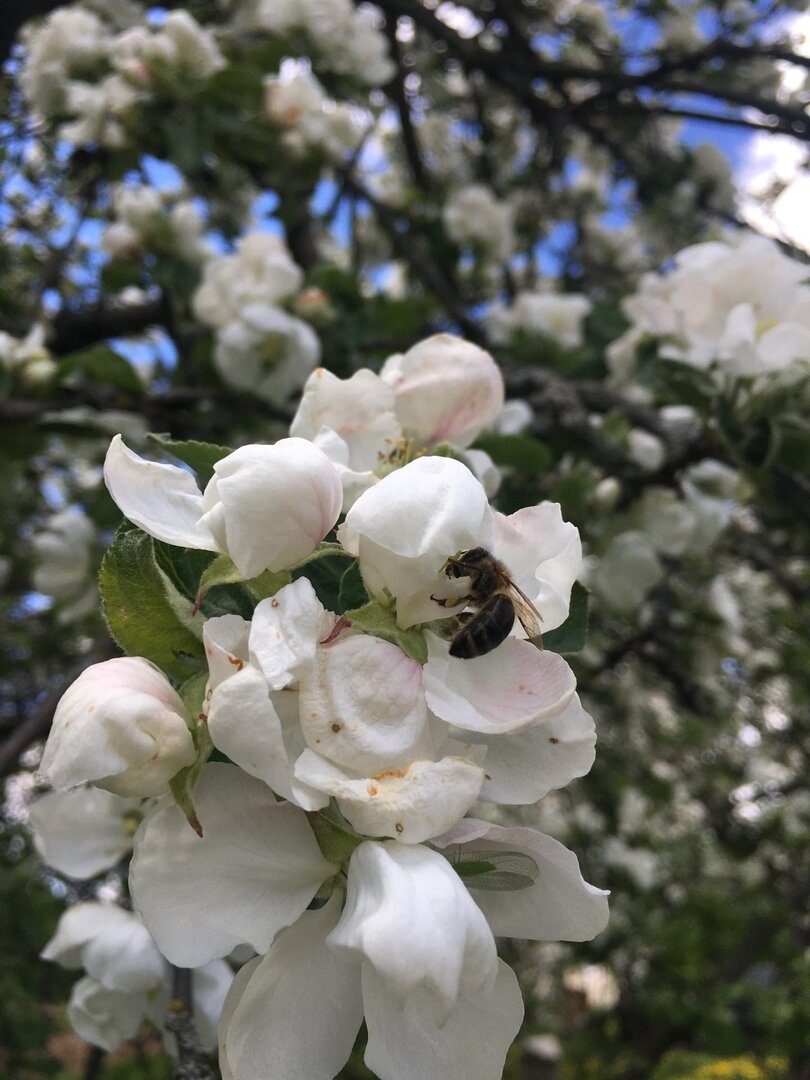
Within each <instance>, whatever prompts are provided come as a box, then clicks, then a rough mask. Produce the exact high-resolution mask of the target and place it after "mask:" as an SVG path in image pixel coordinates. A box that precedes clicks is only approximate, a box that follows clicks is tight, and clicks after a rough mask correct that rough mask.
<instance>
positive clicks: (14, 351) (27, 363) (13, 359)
mask: <svg viewBox="0 0 810 1080" xmlns="http://www.w3.org/2000/svg"><path fill="white" fill-rule="evenodd" d="M46 336H47V327H46V326H45V324H44V323H37V324H36V325H35V326H32V327H31V329H30V330H29V332H28V333H27V334H26V336H25V337H24V338H16V337H13V336H12V335H11V334H8V333H6V332H5V330H0V369H1V370H3V371H4V372H5V373H6V374H7V375H8V376H9V377H10V378H11V379H12V380H14V381H15V382H18V383H20V384H21V385H22V386H27V387H37V386H42V385H45V384H47V383H50V382H51V381H52V380H53V377H54V375H55V374H56V361H55V360H54V358H53V356H52V355H51V351H50V349H49V348H48V346H47V345H46V344H45V338H46Z"/></svg>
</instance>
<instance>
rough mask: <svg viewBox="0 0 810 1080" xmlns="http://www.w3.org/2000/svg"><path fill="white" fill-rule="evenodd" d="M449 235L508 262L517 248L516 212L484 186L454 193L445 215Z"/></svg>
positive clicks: (465, 244) (479, 185)
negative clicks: (515, 231)
mask: <svg viewBox="0 0 810 1080" xmlns="http://www.w3.org/2000/svg"><path fill="white" fill-rule="evenodd" d="M443 220H444V227H445V229H446V230H447V235H448V236H449V237H450V238H451V239H452V240H455V241H456V243H457V244H460V245H461V246H462V247H476V248H480V249H481V250H482V251H484V252H485V253H487V254H488V255H489V256H490V257H491V258H493V259H498V260H503V259H507V258H508V257H509V256H510V255H511V254H512V251H513V249H514V245H515V237H514V233H513V224H512V209H511V207H510V206H509V204H508V203H504V202H499V201H498V199H497V198H496V197H495V195H494V194H493V192H492V191H491V190H490V189H489V188H488V187H485V186H484V185H483V184H469V185H468V186H467V187H463V188H460V189H459V190H458V191H456V192H454V193H453V194H452V195H451V196H450V198H449V199H448V200H447V202H446V203H445V206H444V213H443Z"/></svg>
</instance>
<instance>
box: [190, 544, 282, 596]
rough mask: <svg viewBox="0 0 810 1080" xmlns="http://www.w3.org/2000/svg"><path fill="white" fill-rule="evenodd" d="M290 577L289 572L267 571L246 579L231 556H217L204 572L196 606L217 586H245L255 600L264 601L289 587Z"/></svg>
mask: <svg viewBox="0 0 810 1080" xmlns="http://www.w3.org/2000/svg"><path fill="white" fill-rule="evenodd" d="M289 583H290V575H289V572H288V571H287V570H279V571H276V572H274V571H272V570H265V571H264V572H263V573H261V574H258V575H257V576H256V577H254V578H249V579H247V580H246V579H245V578H243V577H242V575H241V573H240V572H239V571H238V570H237V569H236V567H235V566H234V564H233V560H232V559H231V557H230V556H229V555H217V557H216V558H215V559H214V561H213V562H212V563H210V564H209V566H207V567H206V568H205V570H204V571H203V573H202V575H201V577H200V584H199V588H198V590H197V597H196V600H195V604H196V606H197V607H199V605H200V603H201V602H202V599H203V597H204V596H205V594H206V593H207V592H208V590H209V589H213V588H214V586H216V585H237V584H239V585H244V586H245V588H247V589H248V591H249V592H250V594H251V596H252V597H253V599H254V600H256V601H259V600H264V599H265V598H266V597H268V596H275V594H276V593H277V592H278V590H279V589H281V588H283V587H284V586H285V585H289Z"/></svg>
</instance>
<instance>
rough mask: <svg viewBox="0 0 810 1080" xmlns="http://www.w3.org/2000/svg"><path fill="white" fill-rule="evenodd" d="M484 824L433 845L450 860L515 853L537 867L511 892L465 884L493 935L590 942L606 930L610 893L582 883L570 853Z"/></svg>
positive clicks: (546, 840)
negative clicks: (523, 884)
mask: <svg viewBox="0 0 810 1080" xmlns="http://www.w3.org/2000/svg"><path fill="white" fill-rule="evenodd" d="M484 824H485V823H477V826H478V827H476V823H474V822H466V823H465V825H466V827H467V828H466V837H465V836H464V832H459V831H458V830H454V831H453V832H450V833H447V834H445V835H444V836H442V837H438V838H436V839H434V840H433V844H434V846H436V847H440V848H441V849H442V850H444V851H445V852H446V853H447V854H448V856H449V857H451V858H460V859H462V860H463V859H465V858H469V859H475V860H476V861H480V860H481V859H482V858H486V856H487V855H488V854H497V853H499V852H515V851H518V852H522V853H523V854H525V855H528V856H529V858H530V859H532V860H533V861H534V863H535V864H536V865H537V869H538V874H537V877H536V879H535V881H534V882H533V884H532V885H531V886H530V887H527V888H523V889H517V890H514V891H511V892H497V891H494V890H493V891H490V890H487V889H485V888H480V889H476V888H474V881H475V879H474V878H471V879H470V880H469V881H468V886H469V887H470V891H471V893H472V895H473V897H474V898H475V901H476V903H477V904H478V906H479V907H480V908H481V910H482V911H483V912H484V914H485V915H486V917H487V919H488V920H489V924H490V926H491V927H492V932H493V934H496V935H497V936H503V937H515V938H526V939H528V940H529V941H590V940H591V938H594V937H596V935H597V934H600V933H601V932H602V931H603V930H604V929H605V927H606V926H607V922H608V903H607V897H608V893H607V892H606V891H605V890H604V889H597V888H596V887H595V886H594V885H589V884H588V882H587V881H585V880H584V879H583V877H582V873H581V871H580V869H579V861H578V860H577V857H576V855H575V854H574V853H573V851H569V850H568V848H566V847H564V846H563V845H562V844H561V843H559V841H557V840H554V839H553V838H552V837H550V836H546V835H545V834H544V833H539V832H535V831H534V830H533V829H504V828H501V827H500V826H499V825H489V826H487V827H486V828H483V825H484ZM476 834H477V835H476ZM465 841H466V842H465ZM456 845H459V846H456Z"/></svg>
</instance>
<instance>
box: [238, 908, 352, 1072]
mask: <svg viewBox="0 0 810 1080" xmlns="http://www.w3.org/2000/svg"><path fill="white" fill-rule="evenodd" d="M339 915H340V899H339V896H337V895H334V896H333V898H332V899H331V900H330V901H329V903H328V904H327V905H326V906H325V907H324V908H322V909H321V910H320V911H306V912H304V914H303V915H302V916H301V918H300V919H299V920H298V922H297V923H295V925H294V926H291V927H289V928H288V929H287V930H283V931H282V932H281V933H280V934H279V935H278V937H277V938H276V940H275V941H274V942H273V945H272V947H271V949H270V952H269V953H268V954H267V956H265V957H263V958H258V957H257V958H256V960H253V961H251V962H250V964H248V965H247V966H246V968H243V969H242V970H241V971H240V972H239V974H238V975H237V976H236V979H235V980H234V983H233V987H232V989H231V992H230V994H229V995H228V998H227V999H226V1002H225V1008H224V1010H223V1015H222V1020H221V1022H220V1062H221V1066H222V1072H223V1080H258V1078H259V1077H273V1080H332V1078H333V1077H335V1076H336V1075H337V1074H338V1073H339V1072H340V1070H341V1069H342V1067H343V1066H344V1065H345V1063H346V1061H347V1060H348V1057H349V1054H350V1053H351V1051H352V1046H353V1045H354V1040H355V1038H356V1036H357V1032H358V1030H359V1029H360V1024H361V1023H362V1020H363V1002H362V998H361V994H360V969H359V965H358V964H357V963H355V962H353V960H351V959H348V958H347V957H346V956H344V955H341V954H340V953H337V952H335V951H334V950H333V949H330V948H329V947H328V946H327V944H326V938H327V936H328V934H329V933H330V932H331V931H332V929H333V928H334V926H335V923H336V922H337V920H338V917H339Z"/></svg>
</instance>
